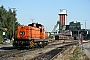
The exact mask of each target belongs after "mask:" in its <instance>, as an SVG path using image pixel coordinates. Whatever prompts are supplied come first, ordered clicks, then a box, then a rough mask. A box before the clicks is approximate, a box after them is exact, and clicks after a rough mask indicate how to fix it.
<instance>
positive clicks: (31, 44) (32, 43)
mask: <svg viewBox="0 0 90 60" xmlns="http://www.w3.org/2000/svg"><path fill="white" fill-rule="evenodd" d="M32 47H34V42H33V41H32V40H31V41H30V48H32Z"/></svg>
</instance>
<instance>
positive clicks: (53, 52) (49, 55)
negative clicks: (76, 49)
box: [30, 42, 77, 60]
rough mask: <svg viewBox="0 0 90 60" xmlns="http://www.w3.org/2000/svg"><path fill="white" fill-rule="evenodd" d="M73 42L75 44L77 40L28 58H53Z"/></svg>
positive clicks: (43, 59) (50, 59)
mask: <svg viewBox="0 0 90 60" xmlns="http://www.w3.org/2000/svg"><path fill="white" fill-rule="evenodd" d="M75 44H77V42H73V43H68V44H65V45H63V46H60V47H57V48H56V49H54V50H51V51H49V52H46V53H41V54H39V55H38V56H36V57H33V58H31V59H30V60H54V59H55V58H56V56H57V55H58V54H60V53H63V51H65V50H66V49H67V48H68V47H69V46H71V45H75Z"/></svg>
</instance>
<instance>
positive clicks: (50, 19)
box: [0, 0, 90, 31]
mask: <svg viewBox="0 0 90 60" xmlns="http://www.w3.org/2000/svg"><path fill="white" fill-rule="evenodd" d="M1 5H3V6H4V7H5V8H6V9H7V10H8V7H10V8H16V10H17V20H18V22H20V23H21V24H24V25H28V24H29V23H31V22H32V21H31V19H34V22H38V23H41V24H43V25H44V27H45V29H46V27H47V31H52V29H53V27H54V25H55V24H56V22H57V21H58V20H59V16H58V13H59V9H66V10H67V14H68V19H67V20H68V23H69V22H71V21H80V22H81V24H83V25H82V28H84V27H85V20H87V22H86V23H87V24H86V25H87V28H89V29H90V26H89V24H90V0H0V6H1Z"/></svg>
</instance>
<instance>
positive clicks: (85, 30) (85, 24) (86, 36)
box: [85, 20, 87, 40]
mask: <svg viewBox="0 0 90 60" xmlns="http://www.w3.org/2000/svg"><path fill="white" fill-rule="evenodd" d="M86 21H87V20H85V31H86V32H87V30H86ZM86 38H87V34H86V36H85V40H86Z"/></svg>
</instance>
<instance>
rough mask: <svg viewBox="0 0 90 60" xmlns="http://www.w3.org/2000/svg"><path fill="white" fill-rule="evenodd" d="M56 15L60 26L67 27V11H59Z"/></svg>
mask: <svg viewBox="0 0 90 60" xmlns="http://www.w3.org/2000/svg"><path fill="white" fill-rule="evenodd" d="M58 15H59V21H60V23H61V25H67V10H65V9H60V11H59V14H58Z"/></svg>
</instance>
